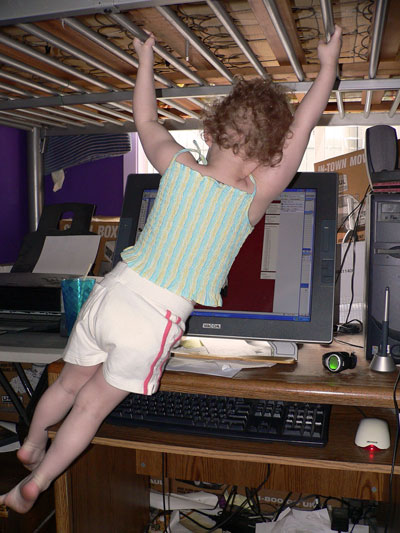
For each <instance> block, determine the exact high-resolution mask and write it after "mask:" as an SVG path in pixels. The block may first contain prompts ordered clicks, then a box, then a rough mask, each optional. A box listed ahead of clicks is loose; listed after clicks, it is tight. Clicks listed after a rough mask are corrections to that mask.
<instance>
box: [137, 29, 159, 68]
mask: <svg viewBox="0 0 400 533" xmlns="http://www.w3.org/2000/svg"><path fill="white" fill-rule="evenodd" d="M155 42H156V39H155V37H154V35H153V34H152V33H149V36H148V37H147V39H146V41H145V42H142V41H141V40H140V39H138V38H137V37H135V38H134V39H133V46H134V47H135V50H136V53H137V55H138V58H139V61H142V60H143V59H144V58H145V57H150V58H152V57H153V46H154V45H155Z"/></svg>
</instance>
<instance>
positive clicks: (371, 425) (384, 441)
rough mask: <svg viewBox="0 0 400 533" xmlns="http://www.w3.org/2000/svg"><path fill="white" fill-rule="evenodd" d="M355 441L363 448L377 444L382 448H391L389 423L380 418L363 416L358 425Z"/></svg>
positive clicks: (377, 446)
mask: <svg viewBox="0 0 400 533" xmlns="http://www.w3.org/2000/svg"><path fill="white" fill-rule="evenodd" d="M355 443H356V444H357V446H360V447H361V448H368V447H370V446H375V447H376V448H379V449H380V450H387V449H388V448H390V432H389V425H388V423H387V422H386V420H382V419H380V418H363V419H362V420H361V422H360V423H359V425H358V429H357V433H356V439H355Z"/></svg>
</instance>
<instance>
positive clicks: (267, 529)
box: [256, 509, 368, 533]
mask: <svg viewBox="0 0 400 533" xmlns="http://www.w3.org/2000/svg"><path fill="white" fill-rule="evenodd" d="M332 531H333V530H332V529H331V519H330V517H329V513H328V510H327V509H320V510H317V511H299V510H297V509H292V510H290V509H286V510H285V511H284V512H283V513H282V514H281V515H280V516H279V518H278V520H277V521H276V522H263V523H262V524H256V533H332ZM352 531H353V533H361V532H367V531H368V526H360V525H356V526H355V527H354V530H353V529H352Z"/></svg>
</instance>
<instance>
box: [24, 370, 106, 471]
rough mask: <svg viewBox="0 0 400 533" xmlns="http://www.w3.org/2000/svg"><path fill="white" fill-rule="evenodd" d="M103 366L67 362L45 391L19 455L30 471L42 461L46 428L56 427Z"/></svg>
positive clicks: (45, 441)
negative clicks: (80, 392)
mask: <svg viewBox="0 0 400 533" xmlns="http://www.w3.org/2000/svg"><path fill="white" fill-rule="evenodd" d="M99 366H100V365H94V366H80V365H72V364H70V363H66V364H65V366H64V368H63V370H62V371H61V373H60V376H59V377H58V379H57V380H56V381H55V382H54V383H53V384H52V385H51V386H50V387H49V388H48V389H47V390H46V391H45V392H44V394H43V396H42V397H41V399H40V401H39V403H38V405H37V407H36V409H35V413H34V415H33V419H32V422H31V425H30V427H29V433H28V436H27V438H26V439H25V442H24V444H23V445H22V447H21V448H20V449H19V450H18V452H17V456H18V458H19V460H20V461H21V462H22V463H23V464H24V466H25V467H26V468H28V470H33V469H34V468H36V467H37V466H38V465H39V464H40V462H41V461H42V459H43V457H44V454H45V450H46V444H47V428H48V427H49V426H52V425H54V424H57V422H59V421H60V420H62V419H63V418H64V417H65V415H66V414H67V413H68V411H69V410H70V409H71V407H72V405H73V403H74V401H75V398H76V395H77V394H78V392H79V391H80V389H81V388H82V387H83V385H84V384H85V383H86V382H87V381H88V380H89V379H90V378H91V377H92V376H93V374H94V373H95V372H96V371H97V369H98V368H99Z"/></svg>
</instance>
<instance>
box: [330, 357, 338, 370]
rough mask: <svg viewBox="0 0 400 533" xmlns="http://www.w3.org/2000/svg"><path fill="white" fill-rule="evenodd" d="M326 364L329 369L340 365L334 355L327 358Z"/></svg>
mask: <svg viewBox="0 0 400 533" xmlns="http://www.w3.org/2000/svg"><path fill="white" fill-rule="evenodd" d="M328 365H329V369H330V370H337V369H338V368H339V365H340V361H339V358H338V357H337V356H336V355H333V356H331V357H330V358H329V360H328Z"/></svg>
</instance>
